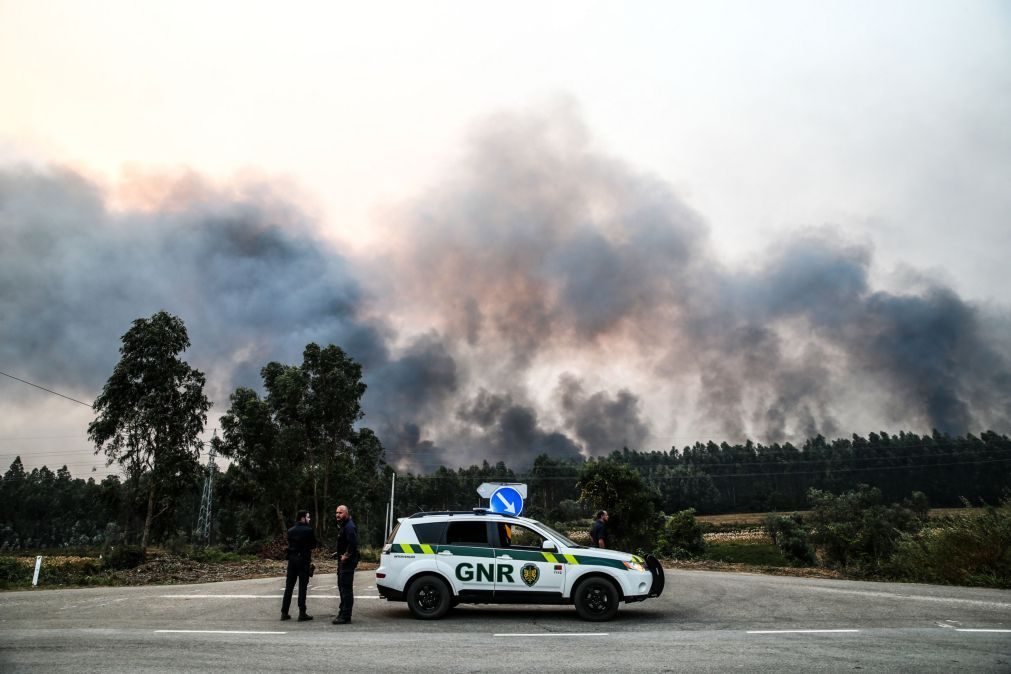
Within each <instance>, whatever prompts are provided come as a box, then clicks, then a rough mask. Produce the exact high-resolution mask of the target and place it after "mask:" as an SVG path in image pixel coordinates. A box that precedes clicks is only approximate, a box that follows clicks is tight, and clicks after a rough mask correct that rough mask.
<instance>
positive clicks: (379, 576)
mask: <svg viewBox="0 0 1011 674" xmlns="http://www.w3.org/2000/svg"><path fill="white" fill-rule="evenodd" d="M376 578H386V574H385V573H376Z"/></svg>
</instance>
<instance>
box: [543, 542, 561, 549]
mask: <svg viewBox="0 0 1011 674" xmlns="http://www.w3.org/2000/svg"><path fill="white" fill-rule="evenodd" d="M541 550H558V546H557V545H555V542H554V541H548V540H545V541H544V542H543V543H541Z"/></svg>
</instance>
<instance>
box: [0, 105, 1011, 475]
mask: <svg viewBox="0 0 1011 674" xmlns="http://www.w3.org/2000/svg"><path fill="white" fill-rule="evenodd" d="M151 182H152V183H157V189H154V187H152V188H151V190H150V191H151V193H154V194H157V195H158V198H157V199H154V200H150V199H149V200H148V201H147V202H146V203H145V204H144V205H143V206H136V205H133V206H130V205H123V204H124V200H123V198H122V195H121V194H117V192H116V190H115V189H108V188H104V187H102V186H100V185H99V184H97V183H95V182H93V181H90V180H88V179H87V178H85V177H83V176H81V175H80V174H77V173H75V172H72V171H69V170H66V169H60V168H50V169H46V170H40V169H32V168H27V167H10V168H7V169H5V170H3V171H0V234H2V235H3V238H2V244H0V316H2V321H0V362H3V363H4V369H5V370H6V371H13V373H14V374H20V375H23V376H24V377H25V378H26V379H31V380H33V381H36V382H37V383H39V384H42V385H45V386H49V387H53V388H56V389H60V390H66V391H71V392H74V393H77V394H78V395H79V396H83V397H85V399H88V400H90V399H93V397H94V395H95V394H96V393H97V392H98V391H99V390H100V389H101V386H102V384H103V383H104V381H105V379H106V378H107V377H108V375H109V373H110V372H111V370H112V367H113V365H114V364H115V362H116V360H117V359H118V347H119V344H120V342H119V338H120V336H121V335H122V334H123V333H124V332H125V331H126V330H127V328H128V327H129V325H130V323H131V321H133V320H134V319H136V318H138V317H141V316H150V315H151V314H153V313H154V312H156V311H158V310H161V309H165V310H167V311H169V312H171V313H174V314H176V315H178V316H180V317H181V318H182V319H183V320H184V321H185V323H186V325H187V327H188V329H189V331H190V338H191V341H192V343H193V347H192V348H191V350H190V351H189V352H188V353H187V355H186V357H187V360H189V361H190V363H191V364H193V365H194V366H195V367H197V368H199V369H201V370H203V371H204V372H205V373H207V375H208V381H209V384H210V390H209V394H210V395H211V397H212V398H213V399H214V400H215V403H216V404H215V407H214V409H213V410H212V418H214V417H216V415H218V414H221V413H223V412H224V411H225V409H226V408H227V399H228V394H229V392H230V391H231V390H232V389H233V388H234V387H235V386H239V385H242V386H257V385H258V384H259V369H260V368H261V367H262V366H263V365H264V364H266V363H267V362H269V361H271V360H279V361H281V362H292V363H294V362H300V354H301V351H302V348H303V347H304V346H305V344H307V343H308V342H310V341H316V342H319V343H322V344H328V343H335V344H338V345H340V346H341V347H343V348H344V349H345V350H346V351H348V352H349V353H350V354H351V355H352V356H354V357H355V358H357V359H358V360H360V362H361V363H362V364H363V367H364V372H365V378H366V383H367V384H368V386H369V388H368V392H367V393H366V398H365V401H364V402H365V412H366V418H365V421H364V423H365V424H366V425H368V426H370V427H373V428H374V429H376V431H377V433H378V434H379V436H380V438H381V439H382V441H383V443H384V445H385V446H386V448H387V450H388V456H389V458H390V460H391V461H393V462H394V463H397V464H399V465H401V466H404V467H412V468H415V469H427V468H431V467H433V466H434V465H437V464H439V463H447V464H450V465H460V464H464V463H469V462H472V461H480V460H482V459H488V460H490V461H492V462H494V461H498V460H503V461H506V462H507V463H508V464H510V465H516V466H520V465H523V464H528V463H529V462H530V461H532V460H533V458H534V457H536V456H537V455H538V454H540V453H548V454H551V455H554V456H578V455H584V456H590V455H602V454H607V453H610V452H611V451H614V450H620V449H621V448H622V447H624V446H627V447H634V448H640V449H668V448H669V447H671V446H672V445H678V444H685V443H679V442H678V441H677V440H678V439H681V438H693V439H694V438H698V439H702V438H716V439H726V440H730V441H739V440H742V439H744V438H745V437H752V438H755V439H758V440H762V441H785V440H795V439H799V438H804V437H807V436H810V435H812V434H814V433H819V432H820V433H823V434H826V435H830V434H833V433H836V432H866V431H867V430H868V429H869V428H872V429H882V428H906V429H911V430H920V429H924V430H925V429H927V428H930V427H933V428H937V429H939V430H942V431H947V432H951V433H964V432H967V431H975V430H980V429H983V428H992V429H994V430H998V431H1001V432H1007V431H1009V430H1011V418H1009V410H1011V405H1009V403H1011V386H1009V384H1011V367H1009V362H1008V354H1009V353H1011V348H1009V341H1011V340H1009V335H1008V332H1007V330H1006V326H1007V325H1008V323H1007V317H1006V315H1005V314H1000V313H996V310H993V309H990V310H984V309H983V308H981V307H979V306H976V305H974V304H972V303H970V302H968V301H966V300H964V299H963V298H961V297H959V296H958V295H957V294H956V293H955V292H954V291H953V290H951V289H950V288H948V287H946V286H944V285H943V284H940V283H936V282H931V281H929V280H924V279H921V280H920V282H919V283H918V284H917V285H916V286H915V287H910V288H909V289H908V291H907V292H904V293H890V292H885V291H883V290H880V289H875V288H873V287H872V286H871V281H870V271H871V266H872V263H873V256H872V250H870V249H869V248H868V247H866V246H859V245H854V244H852V243H849V242H847V241H846V240H845V239H844V238H842V237H841V236H840V235H839V234H838V233H836V232H833V231H832V230H830V229H818V228H813V229H810V230H807V231H803V232H798V233H795V234H794V235H793V236H792V237H790V238H789V240H785V241H777V242H773V243H772V245H771V246H770V248H769V250H768V251H756V257H755V261H754V262H753V263H752V264H750V265H748V266H747V267H746V268H729V267H727V266H726V265H725V264H724V263H722V262H721V260H720V258H719V257H718V255H717V254H716V253H715V252H714V250H713V249H712V244H711V242H710V239H709V232H708V226H707V225H706V223H705V220H704V219H703V217H702V216H701V215H700V214H698V213H695V212H694V211H693V210H692V209H691V208H690V207H689V206H687V205H686V204H685V203H684V202H683V201H682V200H681V199H680V198H679V197H678V196H677V194H675V193H674V191H673V190H672V189H671V187H670V186H669V185H667V184H665V183H664V182H663V181H662V180H660V179H658V178H657V177H655V176H651V175H648V174H644V173H642V172H638V171H636V170H635V169H634V168H633V167H630V166H628V165H627V164H626V163H624V162H622V161H621V160H619V159H616V158H614V157H612V156H608V155H606V154H604V153H602V152H600V151H599V150H597V149H596V147H595V146H594V143H593V141H592V138H591V137H590V134H589V133H588V131H587V130H586V129H585V128H584V127H583V125H582V124H581V122H580V121H579V120H578V119H576V118H574V117H573V116H572V115H571V114H568V113H558V112H557V111H555V112H553V113H552V114H524V115H505V114H504V115H499V116H496V117H493V118H491V119H488V120H486V121H485V123H484V124H482V125H481V126H480V127H479V128H478V129H477V130H476V131H475V132H474V134H473V136H472V137H471V139H470V141H469V143H468V145H467V151H466V153H465V158H464V159H463V160H462V162H461V163H460V165H458V166H456V167H455V168H453V169H450V170H449V171H448V173H447V175H446V176H445V178H444V180H442V181H440V182H438V183H436V184H434V185H431V186H429V188H428V189H427V190H426V191H425V192H424V194H423V195H421V196H418V197H416V198H415V199H414V200H412V201H409V202H405V203H404V204H403V205H402V207H401V208H400V209H399V211H398V212H397V213H396V214H395V216H393V217H391V218H390V219H389V220H388V221H385V222H381V223H376V224H377V226H380V227H382V228H383V232H384V234H385V237H384V240H385V241H386V245H385V246H384V247H383V248H382V249H381V250H379V251H374V252H373V254H372V255H371V256H369V257H364V256H362V257H358V258H352V257H349V256H348V255H343V254H341V253H340V252H339V251H338V250H336V248H335V245H334V244H333V243H331V242H330V239H329V238H328V237H326V236H324V234H323V232H324V231H325V227H326V225H327V223H325V222H319V221H317V220H316V219H314V218H313V217H311V216H309V215H307V213H306V211H305V210H303V209H301V208H300V207H299V205H298V204H297V203H294V199H293V198H292V197H290V196H289V195H288V194H286V193H285V191H284V190H283V189H280V188H274V187H271V186H270V185H267V184H264V183H263V182H254V183H242V184H236V185H229V186H226V187H222V186H220V185H213V184H211V183H209V182H208V181H206V180H202V179H201V178H200V177H199V176H195V175H187V176H183V177H175V178H160V179H153V178H152V179H151ZM125 203H131V202H130V201H129V200H127V201H125Z"/></svg>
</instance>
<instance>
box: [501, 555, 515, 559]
mask: <svg viewBox="0 0 1011 674" xmlns="http://www.w3.org/2000/svg"><path fill="white" fill-rule="evenodd" d="M498 558H499V559H512V557H510V556H509V555H499V556H498Z"/></svg>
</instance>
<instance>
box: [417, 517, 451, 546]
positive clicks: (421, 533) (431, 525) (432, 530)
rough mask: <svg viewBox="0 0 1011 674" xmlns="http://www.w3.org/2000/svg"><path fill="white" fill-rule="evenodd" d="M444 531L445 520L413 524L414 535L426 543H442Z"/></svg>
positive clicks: (420, 541)
mask: <svg viewBox="0 0 1011 674" xmlns="http://www.w3.org/2000/svg"><path fill="white" fill-rule="evenodd" d="M445 531H446V523H445V522H425V523H424V524H415V525H414V535H415V536H417V537H418V542H419V543H426V544H428V545H438V544H439V543H442V534H443V532H445Z"/></svg>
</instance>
